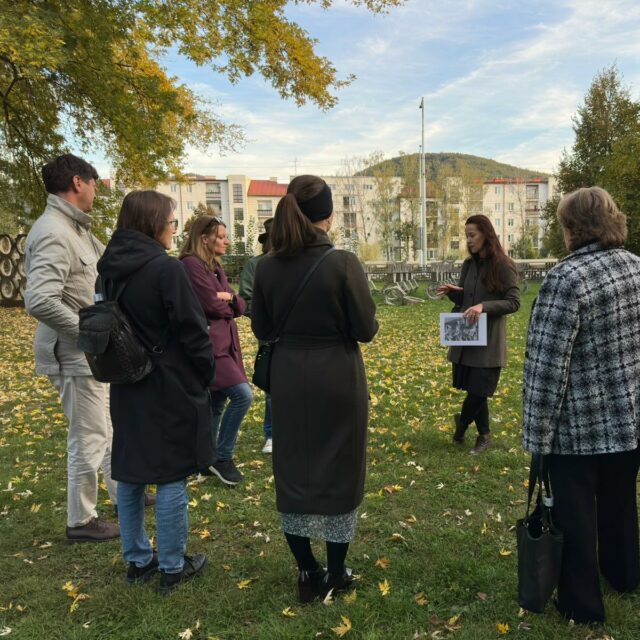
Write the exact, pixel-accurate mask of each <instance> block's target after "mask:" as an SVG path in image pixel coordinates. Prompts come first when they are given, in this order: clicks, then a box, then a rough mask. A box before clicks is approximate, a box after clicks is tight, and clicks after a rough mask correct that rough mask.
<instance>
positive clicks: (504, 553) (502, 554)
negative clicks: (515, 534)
mask: <svg viewBox="0 0 640 640" xmlns="http://www.w3.org/2000/svg"><path fill="white" fill-rule="evenodd" d="M512 553H513V551H509V549H505V548H504V547H503V548H502V549H500V555H501V556H505V557H506V556H510V555H511V554H512Z"/></svg>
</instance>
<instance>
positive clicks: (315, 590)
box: [298, 565, 327, 603]
mask: <svg viewBox="0 0 640 640" xmlns="http://www.w3.org/2000/svg"><path fill="white" fill-rule="evenodd" d="M326 573H327V570H326V569H325V568H324V567H321V566H320V565H318V566H317V567H316V568H315V569H313V570H312V571H299V572H298V600H299V601H300V602H302V603H307V602H313V601H314V600H315V599H316V598H318V597H319V596H320V583H321V582H322V580H323V578H324V577H325V575H326Z"/></svg>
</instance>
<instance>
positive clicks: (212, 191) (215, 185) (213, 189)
mask: <svg viewBox="0 0 640 640" xmlns="http://www.w3.org/2000/svg"><path fill="white" fill-rule="evenodd" d="M205 189H206V192H207V195H208V196H218V197H220V183H219V182H207V185H206V187H205Z"/></svg>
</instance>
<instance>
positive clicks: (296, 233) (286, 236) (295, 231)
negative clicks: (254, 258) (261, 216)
mask: <svg viewBox="0 0 640 640" xmlns="http://www.w3.org/2000/svg"><path fill="white" fill-rule="evenodd" d="M324 184H325V183H324V180H323V179H322V178H319V177H318V176H311V175H304V176H296V177H295V178H294V179H293V180H292V181H291V182H290V183H289V186H288V187H287V195H285V196H284V197H283V198H282V199H281V200H280V202H278V206H277V207H276V212H275V215H274V216H273V224H272V225H271V231H270V232H269V236H270V240H271V254H272V255H274V256H295V255H296V254H298V253H300V251H302V249H303V248H304V247H305V246H306V245H308V244H310V243H311V242H313V241H314V240H315V238H316V235H317V233H318V232H317V229H316V228H315V226H314V225H313V223H312V222H311V221H310V220H309V218H307V216H305V215H304V213H302V211H301V210H300V207H299V206H298V202H305V201H307V200H310V199H311V198H313V197H314V196H317V195H318V194H319V193H320V192H321V191H322V190H323V189H324Z"/></svg>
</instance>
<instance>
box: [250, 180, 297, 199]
mask: <svg viewBox="0 0 640 640" xmlns="http://www.w3.org/2000/svg"><path fill="white" fill-rule="evenodd" d="M286 193H287V185H286V184H279V183H278V182H274V181H273V180H252V181H251V184H250V185H249V191H248V193H247V195H248V196H279V197H282V196H284V195H286Z"/></svg>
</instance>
